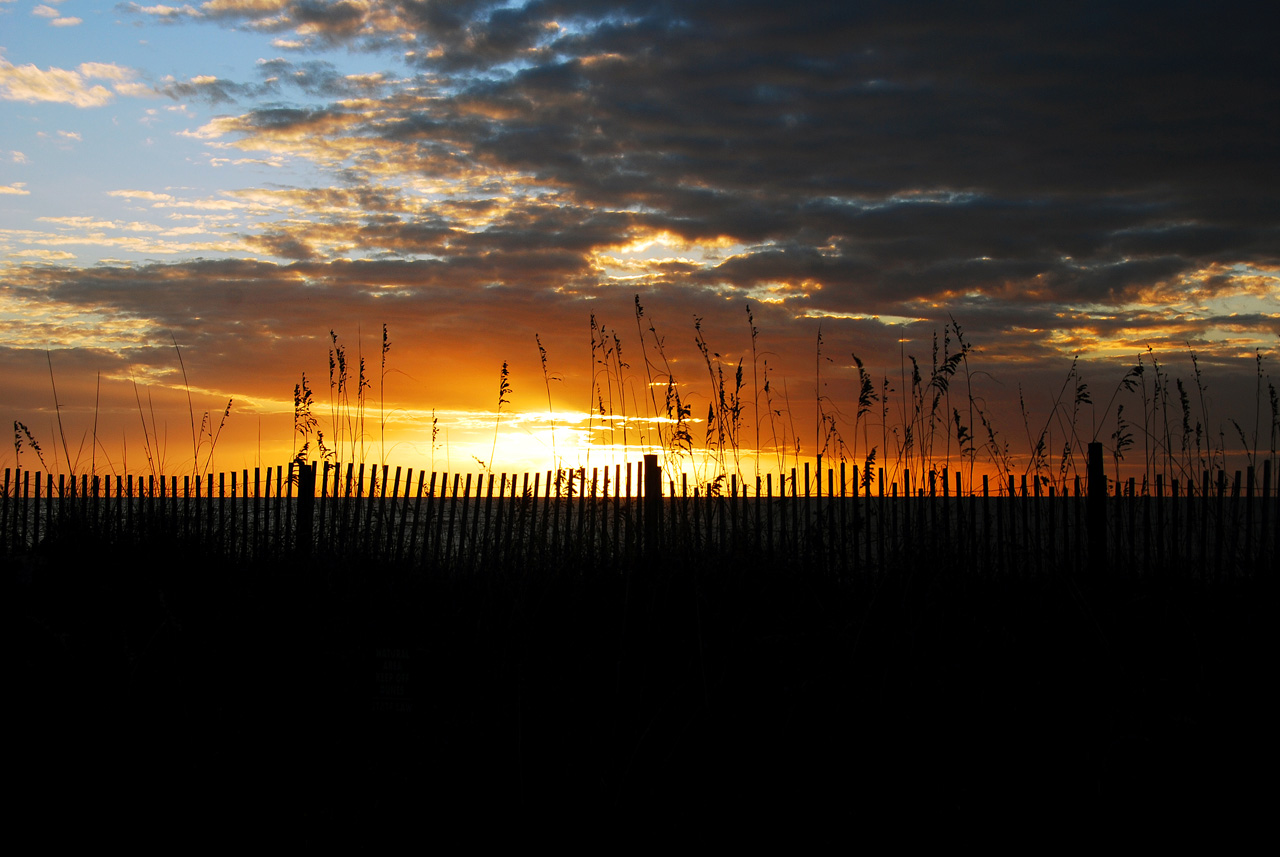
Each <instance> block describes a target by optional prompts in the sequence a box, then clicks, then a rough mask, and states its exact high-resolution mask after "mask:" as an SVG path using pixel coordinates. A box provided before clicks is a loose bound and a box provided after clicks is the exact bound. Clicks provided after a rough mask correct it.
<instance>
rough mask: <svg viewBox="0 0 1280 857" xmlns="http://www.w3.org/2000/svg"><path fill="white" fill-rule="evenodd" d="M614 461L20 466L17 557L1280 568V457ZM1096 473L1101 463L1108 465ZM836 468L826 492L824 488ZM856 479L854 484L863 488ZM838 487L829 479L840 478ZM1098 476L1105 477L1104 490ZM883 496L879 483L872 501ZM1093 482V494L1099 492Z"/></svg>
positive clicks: (8, 511) (14, 535)
mask: <svg viewBox="0 0 1280 857" xmlns="http://www.w3.org/2000/svg"><path fill="white" fill-rule="evenodd" d="M645 459H646V460H645V461H644V462H633V463H631V464H619V465H614V466H613V467H609V468H592V469H591V471H590V472H587V471H586V470H585V469H583V468H580V469H576V470H562V471H558V472H553V471H543V472H539V473H522V474H506V473H502V474H494V473H479V474H476V473H448V472H427V471H423V470H418V471H414V470H412V469H408V470H403V469H402V468H400V467H396V468H394V470H393V469H392V468H391V467H389V466H381V467H378V466H368V467H366V466H365V465H353V464H346V465H338V466H333V465H330V464H329V463H325V464H324V465H323V467H321V468H318V469H317V467H316V466H315V465H310V466H301V467H299V466H297V465H289V466H283V467H268V468H266V469H265V472H264V471H263V470H262V469H261V468H254V469H253V470H252V471H250V470H248V469H244V470H241V471H239V472H238V473H237V472H229V473H219V474H216V476H215V474H206V475H205V477H204V478H193V477H191V476H183V477H177V476H167V477H152V476H148V477H145V478H143V477H138V478H135V477H133V476H111V477H106V476H97V475H95V476H90V475H87V474H82V475H80V476H79V477H72V478H67V477H66V476H65V475H59V476H57V477H56V478H55V476H54V475H53V474H48V473H43V474H42V473H39V472H31V471H14V470H11V469H6V470H5V472H4V477H3V479H4V482H3V486H2V487H3V491H2V492H0V555H7V556H18V555H22V554H24V553H27V552H30V551H32V550H33V549H36V548H37V547H38V546H40V545H41V544H42V542H43V541H45V540H47V539H49V538H51V537H54V538H56V537H58V536H60V535H61V534H63V533H64V532H65V531H67V530H68V528H72V527H74V530H72V532H74V533H76V534H78V535H77V537H85V536H87V537H90V538H94V539H98V540H105V541H108V542H110V541H112V540H118V541H124V540H132V541H141V540H154V539H157V538H168V539H180V540H186V541H191V542H198V543H199V544H200V545H201V548H202V550H204V551H206V552H212V553H213V554H216V555H219V556H224V557H227V558H230V559H233V560H240V561H246V562H257V561H268V562H269V561H272V560H277V559H283V558H286V557H293V556H297V555H311V554H325V555H332V556H354V555H358V556H360V557H363V558H367V559H371V560H377V561H386V562H394V563H398V564H406V565H420V566H436V567H438V566H448V567H454V568H464V569H483V568H487V567H494V566H500V565H507V566H520V565H529V566H537V565H559V566H571V565H581V566H583V567H585V566H588V565H590V566H598V567H601V568H611V567H614V568H616V567H620V566H621V565H623V564H624V563H627V562H631V561H636V560H643V561H646V562H647V561H655V560H688V561H698V560H699V559H703V558H706V557H708V556H717V557H725V556H739V555H740V556H742V557H745V558H749V559H750V560H751V561H753V562H765V563H769V564H771V565H778V566H797V567H805V568H811V569H818V570H820V571H824V572H830V573H837V574H847V573H858V572H876V571H880V570H884V569H890V568H894V567H897V566H900V565H902V564H904V563H906V562H910V561H914V560H918V559H920V558H933V559H939V560H941V559H945V560H946V561H947V564H948V566H950V567H955V568H957V569H958V570H959V571H963V572H966V573H971V574H972V573H978V574H1006V573H1022V572H1044V571H1047V570H1051V569H1057V570H1068V571H1072V572H1075V573H1085V572H1088V571H1090V570H1096V571H1101V570H1103V569H1107V568H1125V569H1129V570H1133V571H1135V572H1138V573H1141V574H1155V573H1161V572H1162V571H1166V570H1181V571H1184V572H1186V571H1189V572H1192V573H1203V574H1211V575H1230V574H1241V573H1249V572H1251V571H1252V570H1256V569H1269V568H1271V567H1272V566H1273V564H1274V562H1275V560H1276V558H1277V557H1280V541H1278V538H1280V520H1278V518H1280V502H1278V501H1277V497H1276V486H1275V484H1274V482H1273V474H1272V469H1271V463H1270V462H1269V461H1268V462H1264V467H1263V473H1262V478H1261V480H1258V479H1256V478H1255V473H1254V471H1253V469H1252V468H1250V469H1249V470H1248V471H1247V472H1246V473H1244V474H1241V473H1239V472H1237V473H1236V474H1235V475H1234V479H1232V480H1231V481H1228V479H1227V476H1226V474H1225V473H1223V472H1222V471H1218V473H1217V474H1216V479H1213V478H1211V474H1209V473H1207V472H1206V473H1204V474H1202V478H1201V479H1200V480H1199V484H1198V485H1196V484H1194V483H1191V484H1188V483H1185V482H1184V483H1181V484H1180V483H1179V481H1178V480H1171V482H1170V484H1168V485H1166V484H1164V482H1163V479H1162V478H1161V477H1159V476H1157V477H1156V479H1155V481H1154V484H1151V485H1146V486H1139V485H1136V484H1135V482H1134V480H1132V479H1130V480H1128V481H1127V482H1124V483H1120V484H1118V485H1115V486H1114V488H1112V489H1111V493H1110V495H1109V496H1108V482H1107V480H1106V478H1105V477H1104V476H1102V475H1101V454H1100V452H1099V454H1098V456H1097V460H1096V462H1095V461H1093V460H1091V474H1090V477H1089V478H1088V479H1086V480H1085V484H1084V485H1083V486H1082V484H1081V480H1080V479H1079V478H1076V480H1075V482H1074V485H1073V486H1072V490H1071V491H1070V492H1059V491H1056V490H1055V488H1054V487H1042V486H1041V485H1040V484H1039V483H1038V482H1036V481H1035V480H1032V482H1031V485H1030V486H1028V482H1027V480H1026V478H1025V477H1024V478H1023V479H1022V480H1021V481H1020V483H1015V480H1014V479H1013V478H1012V477H1010V478H1009V480H1008V484H1004V485H999V486H993V485H991V484H989V481H988V479H987V478H986V477H984V478H983V479H982V482H981V485H974V486H964V485H963V484H962V480H961V475H960V474H959V473H954V472H948V471H946V470H941V471H938V472H934V473H929V474H926V475H925V478H924V479H923V480H921V482H923V484H915V483H913V482H912V480H911V474H909V473H904V474H903V481H902V484H901V486H900V485H899V484H898V483H897V482H889V483H888V484H886V481H885V473H884V471H883V470H880V471H878V472H877V474H876V478H875V479H872V480H862V479H861V477H860V474H859V473H858V470H857V468H856V467H852V468H848V469H846V467H845V465H844V464H843V463H841V464H839V466H838V467H828V468H826V469H825V470H824V469H823V468H822V467H821V464H820V463H819V466H818V468H817V470H816V473H814V474H811V473H810V471H809V468H808V467H807V466H806V467H805V468H804V469H803V472H802V473H799V474H798V473H797V472H796V470H794V469H793V470H791V472H790V473H789V474H777V477H778V478H777V481H776V483H775V481H774V474H769V475H766V476H764V477H762V478H760V479H757V480H756V483H755V485H754V486H747V485H743V484H740V483H739V482H738V480H737V479H736V477H731V478H729V479H727V480H724V481H722V482H718V483H715V484H714V485H712V486H710V488H711V490H710V491H708V490H707V487H708V486H694V487H691V486H690V484H689V481H688V479H687V477H686V476H685V475H684V474H680V476H679V478H678V479H677V478H675V477H674V476H667V475H664V474H663V473H662V471H661V470H660V469H659V468H658V466H657V460H656V456H645ZM1094 464H1096V469H1092V465H1094ZM818 474H822V475H825V480H824V479H822V478H821V477H820V476H819V478H811V476H818ZM847 477H848V478H847ZM824 482H825V484H824ZM1090 483H1092V484H1090ZM873 488H874V489H875V490H874V491H872V490H871V489H873ZM1091 489H1092V490H1091Z"/></svg>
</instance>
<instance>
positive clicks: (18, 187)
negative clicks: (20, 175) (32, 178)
mask: <svg viewBox="0 0 1280 857" xmlns="http://www.w3.org/2000/svg"><path fill="white" fill-rule="evenodd" d="M26 187H27V183H26V182H14V183H13V184H9V185H0V194H12V195H15V196H29V195H30V194H31V191H29V190H27V189H26Z"/></svg>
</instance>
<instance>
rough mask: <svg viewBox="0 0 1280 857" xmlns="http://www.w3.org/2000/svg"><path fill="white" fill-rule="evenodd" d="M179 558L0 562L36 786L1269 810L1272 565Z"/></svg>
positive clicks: (441, 805) (267, 797)
mask: <svg viewBox="0 0 1280 857" xmlns="http://www.w3.org/2000/svg"><path fill="white" fill-rule="evenodd" d="M182 550H184V548H183V546H181V545H176V544H166V545H155V544H149V545H135V546H129V545H115V546H107V545H95V544H91V543H84V542H83V541H72V542H71V544H66V543H64V544H63V545H62V546H59V547H49V546H46V547H45V548H44V549H42V551H41V552H40V553H39V554H38V555H37V556H36V557H34V558H33V559H30V560H22V561H13V560H5V561H4V562H5V578H6V587H7V590H8V591H7V592H6V593H5V605H6V607H5V610H6V613H7V615H6V617H5V623H6V627H7V628H8V629H10V634H9V643H8V645H7V652H6V659H7V662H8V663H7V672H8V673H9V675H10V677H11V681H10V682H9V687H10V689H11V690H10V693H9V694H7V697H8V699H9V703H8V706H7V707H9V708H10V709H11V710H12V709H14V708H16V709H17V711H18V713H19V717H18V722H17V723H16V724H13V725H11V726H10V727H9V737H8V741H9V744H10V746H11V747H13V748H16V753H9V755H10V757H11V758H16V760H17V762H16V765H14V766H13V768H12V771H13V776H14V777H15V779H16V781H18V782H20V783H24V784H25V787H26V789H28V791H27V794H28V795H30V796H32V797H33V799H35V800H42V799H43V796H49V795H59V796H61V797H60V798H59V799H65V798H66V796H68V795H70V794H77V795H79V796H81V797H85V798H88V799H91V800H94V801H100V802H111V801H116V800H120V801H129V800H136V801H139V802H141V804H142V805H151V803H150V802H151V801H154V800H156V799H159V798H160V797H163V799H165V800H167V801H174V802H178V803H182V802H188V803H202V804H203V803H206V802H209V801H213V802H215V804H216V803H217V802H226V803H227V804H228V805H233V804H236V803H242V802H248V803H252V802H262V801H267V802H270V804H271V805H272V806H280V807H286V806H297V807H311V808H315V807H317V806H320V805H329V804H343V803H348V802H352V801H373V802H376V803H378V804H379V805H381V806H383V807H384V809H387V811H389V812H390V811H392V810H391V809H388V808H389V807H399V808H401V809H406V810H408V811H412V812H413V813H415V814H421V813H428V814H431V813H437V814H444V815H445V816H446V817H454V818H456V817H459V815H458V814H459V813H466V814H481V815H490V816H492V814H493V813H507V812H509V811H511V810H519V809H521V808H524V809H527V810H530V811H536V812H541V813H546V814H550V815H551V816H552V817H563V818H565V819H572V818H576V817H585V816H587V815H590V816H592V817H599V816H600V815H601V814H606V815H608V814H616V815H619V816H631V817H661V818H664V819H672V818H676V817H679V816H682V815H690V816H693V817H707V816H708V815H709V814H718V813H720V812H728V813H733V814H739V813H744V812H745V813H758V812H761V813H763V812H767V813H778V812H786V813H791V812H795V813H800V814H804V815H810V816H813V817H814V818H823V817H832V816H835V815H839V816H847V815H850V814H852V815H862V816H864V817H867V818H869V819H870V818H875V817H877V816H880V815H882V814H883V813H886V812H888V813H894V814H897V815H904V816H913V817H915V818H917V819H923V818H932V817H940V816H937V815H936V814H937V813H953V812H954V813H958V814H960V815H961V816H962V817H967V818H969V819H970V820H976V821H979V822H980V823H990V824H993V825H999V824H1002V823H1003V821H1002V820H1003V819H1008V818H1012V817H1017V816H1024V815H1026V814H1034V815H1036V816H1041V815H1049V816H1057V817H1061V818H1063V819H1069V818H1073V817H1074V818H1080V817H1087V816H1090V815H1118V816H1121V817H1131V818H1142V817H1147V815H1148V814H1149V813H1151V812H1158V813H1161V814H1164V813H1169V812H1173V813H1182V812H1191V813H1196V814H1199V815H1208V814H1212V815H1218V814H1228V815H1235V816H1240V817H1249V816H1251V815H1253V814H1254V813H1255V812H1256V811H1257V809H1258V807H1259V806H1260V805H1261V801H1262V797H1263V795H1262V792H1261V791H1258V790H1257V789H1256V788H1255V779H1254V778H1255V775H1256V773H1257V769H1258V768H1259V766H1261V765H1262V764H1264V762H1263V758H1264V754H1263V749H1262V746H1261V745H1260V743H1259V742H1260V740H1261V736H1262V735H1263V734H1264V729H1263V726H1264V722H1265V721H1266V720H1267V717H1266V713H1265V712H1266V711H1267V710H1268V709H1265V708H1264V705H1263V701H1264V699H1269V693H1268V691H1269V689H1270V686H1271V684H1272V678H1273V668H1272V657H1271V654H1270V653H1271V651H1272V648H1273V646H1272V642H1273V640H1272V637H1273V635H1272V634H1271V633H1270V630H1269V628H1270V624H1271V617H1270V605H1271V604H1272V598H1271V597H1270V593H1271V584H1270V583H1269V582H1263V581H1262V580H1260V579H1259V577H1254V578H1252V579H1233V580H1218V581H1205V580H1200V579H1197V578H1196V577H1195V576H1194V575H1191V574H1189V573H1188V570H1187V569H1173V570H1171V572H1170V574H1168V575H1166V576H1164V577H1162V578H1152V579H1142V580H1139V579H1129V578H1126V577H1124V576H1115V575H1113V576H1110V577H1108V578H1107V579H1105V580H1104V581H1102V582H1087V581H1083V582H1082V581H1073V580H1070V579H1067V578H1064V577H1062V576H1060V575H1054V574H1052V573H1048V574H1045V575H1044V576H1042V577H1039V578H1036V579H1027V578H1022V579H1018V578H1008V579H1004V580H981V579H974V578H972V577H970V578H967V579H955V578H953V577H950V576H948V574H947V572H946V570H945V569H944V568H938V567H936V566H935V564H933V563H929V562H924V561H922V562H920V563H919V564H918V565H919V567H918V568H916V569H914V570H899V571H896V572H893V573H890V574H886V575H884V576H883V577H882V578H881V579H863V580H855V581H844V582H841V581H836V580H828V579H821V578H820V577H819V576H817V575H816V574H805V573H795V572H786V573H783V572H776V571H770V570H766V569H758V568H754V567H752V563H751V561H750V558H749V557H724V558H722V559H721V560H720V561H717V562H712V563H708V564H705V565H703V566H701V567H698V568H687V567H683V568H677V567H664V566H659V567H658V568H657V569H650V570H646V569H641V568H635V569H629V570H627V571H626V573H620V572H618V571H612V572H607V571H602V570H599V569H586V570H583V569H578V570H559V571H557V570H550V569H538V570H533V569H524V570H517V569H501V570H495V571H494V572H493V573H492V574H490V575H483V576H482V575H475V574H471V575H468V576H466V577H463V578H455V579H450V578H449V577H447V576H444V575H434V576H425V575H423V574H421V573H418V572H415V573H412V574H409V573H400V572H398V571H397V570H396V569H392V568H386V567H361V566H360V564H359V563H358V562H351V561H343V562H337V561H333V560H324V559H315V560H311V561H309V562H307V563H306V564H297V565H291V566H288V567H273V568H261V567H257V568H236V567H226V566H222V565H215V564H210V563H204V562H202V561H201V559H200V557H199V555H198V553H197V552H193V551H191V550H190V549H185V550H187V555H188V556H189V559H188V560H187V561H186V562H185V563H177V562H174V561H173V560H172V559H170V560H168V561H165V562H157V561H155V560H154V559H153V558H155V557H174V556H177V555H179V554H178V552H179V551H182ZM1267 758H1269V755H1268V756H1267ZM126 782H128V783H132V784H136V785H131V786H129V787H128V788H125V787H124V786H123V785H122V784H123V783H126Z"/></svg>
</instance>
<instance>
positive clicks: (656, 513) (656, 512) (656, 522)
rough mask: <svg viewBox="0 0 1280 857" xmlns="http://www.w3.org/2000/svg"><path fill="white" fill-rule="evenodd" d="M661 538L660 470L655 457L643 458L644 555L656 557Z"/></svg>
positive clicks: (649, 557) (651, 557) (650, 557)
mask: <svg viewBox="0 0 1280 857" xmlns="http://www.w3.org/2000/svg"><path fill="white" fill-rule="evenodd" d="M661 537H662V470H661V469H660V468H659V467H658V456H657V455H646V456H645V457H644V553H645V556H646V558H648V559H653V558H654V557H656V556H657V555H658V550H659V539H661Z"/></svg>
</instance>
